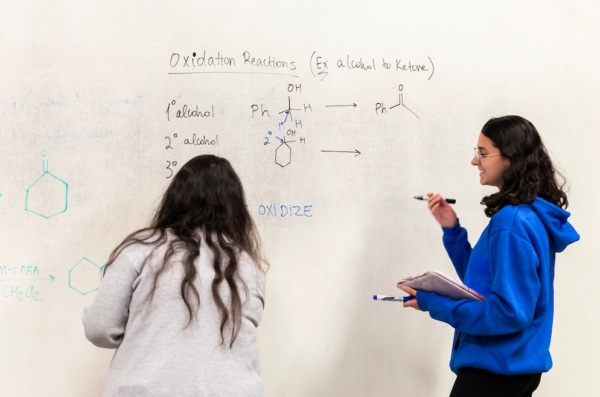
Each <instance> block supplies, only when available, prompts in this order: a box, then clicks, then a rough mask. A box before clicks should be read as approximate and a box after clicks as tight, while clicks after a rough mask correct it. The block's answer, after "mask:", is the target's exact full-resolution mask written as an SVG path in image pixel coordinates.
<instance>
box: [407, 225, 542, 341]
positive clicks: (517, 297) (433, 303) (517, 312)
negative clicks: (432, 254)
mask: <svg viewBox="0 0 600 397" xmlns="http://www.w3.org/2000/svg"><path fill="white" fill-rule="evenodd" d="M489 255H490V258H489V259H490V271H491V275H492V277H493V283H492V290H491V294H490V295H489V296H488V297H487V299H486V300H485V301H482V302H477V301H472V300H469V299H463V300H455V299H452V298H449V297H446V296H441V295H439V294H436V293H430V292H422V291H419V292H418V293H417V302H418V304H419V308H420V309H421V310H423V311H429V315H430V316H431V317H432V318H434V319H436V320H439V321H443V322H445V323H448V324H450V325H451V326H452V327H454V328H456V329H457V330H459V331H462V332H465V333H467V334H470V335H504V334H511V333H514V332H518V331H521V330H523V329H525V328H526V327H527V326H529V325H530V324H531V322H532V320H533V314H534V311H535V307H536V302H537V300H538V296H539V293H540V288H541V285H540V280H539V277H538V274H537V270H538V266H539V260H538V257H537V254H536V252H535V250H534V249H533V246H532V245H531V243H530V242H529V241H527V240H525V239H523V238H522V237H520V236H518V235H517V234H515V233H513V232H511V231H508V230H502V231H499V232H496V233H494V234H493V235H492V236H491V237H490V250H489Z"/></svg>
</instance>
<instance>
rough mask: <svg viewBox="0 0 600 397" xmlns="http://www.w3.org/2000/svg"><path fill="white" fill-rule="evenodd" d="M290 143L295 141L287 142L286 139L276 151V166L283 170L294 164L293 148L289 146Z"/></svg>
mask: <svg viewBox="0 0 600 397" xmlns="http://www.w3.org/2000/svg"><path fill="white" fill-rule="evenodd" d="M278 139H279V138H278ZM289 142H295V141H286V140H285V137H284V139H283V140H282V141H281V145H279V146H278V147H277V149H275V164H277V165H279V166H280V167H282V168H283V167H285V166H286V165H289V164H290V163H291V162H292V148H291V147H290V146H289V145H288V143H289Z"/></svg>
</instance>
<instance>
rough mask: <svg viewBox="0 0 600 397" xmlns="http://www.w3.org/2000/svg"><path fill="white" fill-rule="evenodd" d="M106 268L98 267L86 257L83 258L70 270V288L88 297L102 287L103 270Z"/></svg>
mask: <svg viewBox="0 0 600 397" xmlns="http://www.w3.org/2000/svg"><path fill="white" fill-rule="evenodd" d="M103 268H104V266H98V265H96V264H95V263H94V262H92V261H90V260H89V259H87V258H86V257H83V258H81V259H80V260H79V262H77V263H76V264H75V266H73V268H72V269H71V270H69V288H71V289H73V290H75V291H77V292H79V293H80V294H81V295H87V294H89V293H90V292H94V291H96V290H97V289H98V287H99V286H100V282H101V281H102V269H103Z"/></svg>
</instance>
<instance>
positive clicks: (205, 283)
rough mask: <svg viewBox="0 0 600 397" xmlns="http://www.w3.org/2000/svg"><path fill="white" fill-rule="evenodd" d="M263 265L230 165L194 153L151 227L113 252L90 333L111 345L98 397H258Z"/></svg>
mask: <svg viewBox="0 0 600 397" xmlns="http://www.w3.org/2000/svg"><path fill="white" fill-rule="evenodd" d="M267 266H268V263H267V261H266V260H265V258H264V257H263V255H262V253H261V249H260V237H259V236H258V233H257V231H256V228H255V226H254V223H253V221H252V218H251V217H250V214H249V213H248V210H247V207H246V201H245V197H244V191H243V188H242V184H241V182H240V179H239V178H238V176H237V175H236V173H235V171H234V170H233V168H232V167H231V164H230V163H229V162H228V161H227V160H225V159H223V158H219V157H216V156H212V155H204V156H197V157H195V158H193V159H192V160H190V161H189V162H188V163H187V164H185V165H184V166H183V167H182V168H181V170H180V171H179V172H178V173H177V174H176V175H175V176H174V177H173V181H172V182H171V185H170V186H169V187H168V189H167V191H166V192H165V194H164V197H163V199H162V202H161V204H160V205H159V207H158V209H157V210H156V214H155V216H154V218H153V220H152V222H151V225H150V227H148V228H145V229H142V230H139V231H137V232H135V233H132V234H131V235H129V236H128V237H127V238H126V239H125V240H124V241H123V242H122V243H121V244H120V245H119V246H118V247H117V248H116V249H115V250H114V251H113V253H112V254H111V256H110V258H109V261H108V264H107V265H106V268H105V275H104V279H103V281H102V284H101V285H100V288H99V289H98V292H97V294H96V296H95V298H94V300H93V302H92V303H91V304H90V305H89V306H87V307H86V308H85V309H84V312H83V323H84V326H85V335H86V337H87V338H88V339H89V340H90V341H91V342H92V343H93V344H95V345H96V346H99V347H103V348H108V349H117V350H116V352H115V355H114V358H113V360H112V362H111V366H110V372H109V377H108V381H107V384H106V388H105V391H104V397H112V396H119V397H123V396H131V397H133V396H140V397H142V396H143V397H163V396H164V397H166V396H178V397H186V396H194V397H196V396H219V397H228V396H232V397H233V396H236V397H237V396H242V395H243V396H246V397H260V396H264V391H263V384H262V380H261V378H260V361H259V355H258V349H257V346H256V328H257V327H258V324H259V323H260V320H261V317H262V312H263V307H264V294H265V292H264V288H265V281H264V273H265V270H266V267H267Z"/></svg>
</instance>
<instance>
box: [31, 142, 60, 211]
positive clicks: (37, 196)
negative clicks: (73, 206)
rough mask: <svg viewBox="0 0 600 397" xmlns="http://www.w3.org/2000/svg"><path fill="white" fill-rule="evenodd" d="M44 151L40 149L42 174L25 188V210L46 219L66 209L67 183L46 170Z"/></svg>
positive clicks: (46, 161)
mask: <svg viewBox="0 0 600 397" xmlns="http://www.w3.org/2000/svg"><path fill="white" fill-rule="evenodd" d="M45 157H46V151H45V150H44V151H42V168H43V174H42V176H41V177H39V178H38V179H37V180H36V181H35V182H34V183H33V185H31V186H30V187H29V189H27V195H26V196H25V211H28V212H31V213H33V214H36V215H39V216H41V217H42V218H45V219H48V218H51V217H53V216H56V215H58V214H61V213H63V212H65V211H66V210H67V198H68V193H69V185H68V184H67V183H66V182H65V181H63V180H62V179H60V178H57V177H56V176H54V175H52V174H51V173H50V172H48V159H45Z"/></svg>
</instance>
